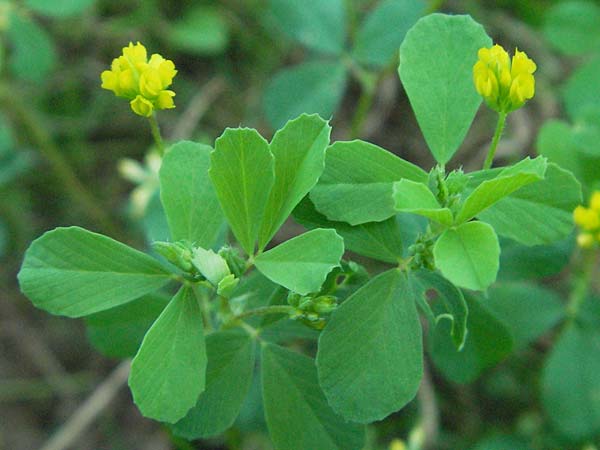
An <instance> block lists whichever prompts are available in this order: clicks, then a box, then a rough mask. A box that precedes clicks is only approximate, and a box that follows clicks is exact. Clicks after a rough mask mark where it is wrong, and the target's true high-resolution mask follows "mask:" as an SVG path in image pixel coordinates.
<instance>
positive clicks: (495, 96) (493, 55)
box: [473, 44, 537, 114]
mask: <svg viewBox="0 0 600 450" xmlns="http://www.w3.org/2000/svg"><path fill="white" fill-rule="evenodd" d="M478 57H479V60H478V61H477V62H476V63H475V65H474V66H473V81H474V83H475V89H476V90H477V92H478V93H479V94H480V95H481V96H482V97H483V98H484V99H485V101H486V103H487V104H488V105H489V106H490V108H492V109H494V110H495V111H498V112H500V113H505V114H506V113H509V112H511V111H514V110H515V109H518V108H520V107H521V106H523V105H524V104H525V102H526V101H527V100H529V99H531V98H533V95H534V94H535V78H534V77H533V73H534V72H535V71H536V69H537V66H536V65H535V63H534V62H533V61H532V60H531V59H529V58H528V57H527V55H526V54H525V52H521V51H519V50H515V55H514V56H513V57H512V60H511V58H510V56H509V55H508V53H507V52H506V50H504V48H502V46H500V45H498V44H496V45H494V46H493V47H491V48H485V47H484V48H481V49H479V52H478Z"/></svg>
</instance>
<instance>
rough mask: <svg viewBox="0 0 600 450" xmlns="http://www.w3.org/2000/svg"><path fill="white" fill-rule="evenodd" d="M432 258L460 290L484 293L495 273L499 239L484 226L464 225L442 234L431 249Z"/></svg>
mask: <svg viewBox="0 0 600 450" xmlns="http://www.w3.org/2000/svg"><path fill="white" fill-rule="evenodd" d="M433 257H434V259H435V265H436V267H437V268H438V269H440V271H441V272H442V274H443V275H444V276H445V277H446V278H447V279H448V280H450V281H451V282H453V283H454V284H456V285H457V286H460V287H464V288H467V289H474V290H480V291H483V290H485V289H487V288H488V286H490V285H491V284H492V283H493V282H494V281H495V280H496V275H497V273H498V267H499V258H500V245H499V243H498V236H496V233H495V232H494V229H493V228H492V227H491V226H489V225H488V224H486V223H483V222H467V223H463V224H462V225H459V226H458V227H456V228H451V229H448V230H446V231H444V233H442V235H441V236H440V237H439V239H438V240H437V242H436V243H435V246H434V247H433Z"/></svg>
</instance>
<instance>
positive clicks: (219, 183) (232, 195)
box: [208, 128, 274, 255]
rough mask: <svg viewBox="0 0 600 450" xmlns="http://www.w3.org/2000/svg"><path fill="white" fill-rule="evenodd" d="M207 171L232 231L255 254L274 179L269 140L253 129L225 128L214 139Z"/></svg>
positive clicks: (245, 248)
mask: <svg viewBox="0 0 600 450" xmlns="http://www.w3.org/2000/svg"><path fill="white" fill-rule="evenodd" d="M208 173H209V175H210V178H211V180H212V182H213V185H214V187H215V190H216V192H217V197H218V198H219V202H220V204H221V208H222V209H223V212H224V213H225V217H227V221H228V222H229V225H230V227H231V230H232V231H233V234H234V235H235V237H236V238H237V240H238V241H239V243H240V244H241V246H242V247H243V249H244V250H245V251H246V252H247V253H248V254H249V255H252V254H254V246H255V244H256V240H257V238H258V231H259V229H260V225H261V223H262V218H263V216H264V213H265V208H266V205H267V201H268V198H269V192H270V191H271V187H272V186H273V180H274V171H273V155H272V154H271V152H270V150H269V144H268V142H267V141H265V139H264V138H263V137H262V136H261V135H260V134H258V132H257V131H256V130H253V129H248V128H237V129H232V128H228V129H226V130H225V132H224V133H223V134H222V135H221V137H219V138H218V139H217V140H216V142H215V150H214V152H213V153H212V154H211V166H210V170H209V172H208Z"/></svg>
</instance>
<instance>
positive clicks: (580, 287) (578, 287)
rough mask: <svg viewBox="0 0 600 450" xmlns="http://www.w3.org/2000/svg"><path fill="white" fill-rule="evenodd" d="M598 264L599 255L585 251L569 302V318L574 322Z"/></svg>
mask: <svg viewBox="0 0 600 450" xmlns="http://www.w3.org/2000/svg"><path fill="white" fill-rule="evenodd" d="M597 263H598V255H597V253H596V252H595V251H593V250H589V251H585V250H584V254H583V260H582V262H581V265H580V267H579V269H580V270H579V271H578V272H576V273H575V274H574V279H573V288H572V290H571V294H570V295H569V299H568V302H567V317H568V318H569V320H574V319H575V318H576V317H577V314H578V313H579V309H580V308H581V305H582V303H583V302H584V301H585V298H586V296H587V293H588V288H589V285H590V281H591V280H592V275H593V273H594V271H595V269H596V264H597Z"/></svg>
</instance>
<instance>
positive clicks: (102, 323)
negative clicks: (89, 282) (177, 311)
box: [85, 294, 169, 358]
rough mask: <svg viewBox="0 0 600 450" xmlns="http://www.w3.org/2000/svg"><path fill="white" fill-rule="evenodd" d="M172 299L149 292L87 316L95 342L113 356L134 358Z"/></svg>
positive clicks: (93, 341) (89, 333) (87, 322)
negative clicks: (150, 329)
mask: <svg viewBox="0 0 600 450" xmlns="http://www.w3.org/2000/svg"><path fill="white" fill-rule="evenodd" d="M168 301H169V298H168V297H166V296H164V295H162V294H160V295H159V294H148V295H144V296H143V297H140V298H138V299H137V300H134V301H132V302H129V303H126V304H124V305H121V306H117V307H115V308H111V309H107V310H106V311H101V312H98V313H95V314H92V315H90V316H87V317H86V318H85V324H86V328H87V336H88V339H89V340H90V342H91V343H92V345H93V346H94V347H95V348H97V349H98V350H99V351H100V352H102V353H103V354H104V355H106V356H109V357H112V358H128V357H133V356H134V355H135V354H136V353H137V351H138V349H139V348H140V344H141V343H142V340H143V339H144V335H145V334H146V332H147V331H148V329H149V328H150V327H151V326H152V324H153V323H154V321H155V320H156V318H157V317H158V316H159V315H160V313H161V312H162V311H163V309H164V308H165V306H166V305H167V303H168Z"/></svg>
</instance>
